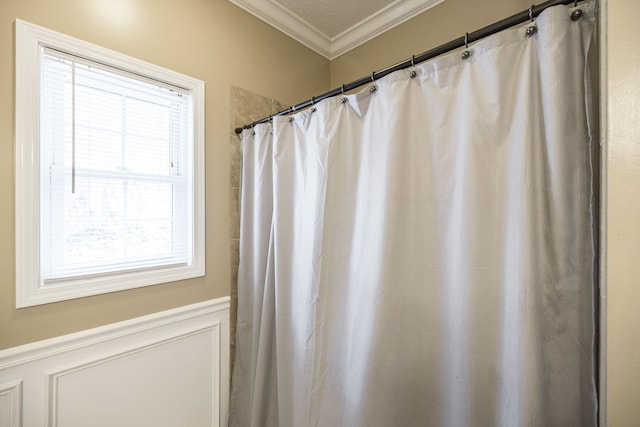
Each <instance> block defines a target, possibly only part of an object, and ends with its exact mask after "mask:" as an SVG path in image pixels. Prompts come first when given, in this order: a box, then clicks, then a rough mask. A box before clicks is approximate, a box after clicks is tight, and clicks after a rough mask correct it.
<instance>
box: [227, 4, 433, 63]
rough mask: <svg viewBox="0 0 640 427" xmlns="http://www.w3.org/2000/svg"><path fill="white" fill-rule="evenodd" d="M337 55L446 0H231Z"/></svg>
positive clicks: (327, 53) (322, 51)
mask: <svg viewBox="0 0 640 427" xmlns="http://www.w3.org/2000/svg"><path fill="white" fill-rule="evenodd" d="M229 1H230V2H232V3H234V4H236V5H237V6H239V7H241V8H243V9H245V10H246V11H248V12H250V13H252V14H253V15H255V16H257V17H258V18H260V19H262V20H263V21H265V22H267V23H269V24H271V25H272V26H274V27H275V28H277V29H279V30H280V31H282V32H284V33H285V34H287V35H289V36H291V37H293V38H294V39H296V40H298V41H299V42H300V43H302V44H304V45H305V46H308V47H310V48H311V49H313V50H315V51H316V52H318V53H320V54H322V55H324V56H326V57H327V58H329V59H334V58H336V57H337V56H340V55H342V54H343V53H345V52H347V51H349V50H351V49H353V48H355V47H357V46H359V45H361V44H362V43H365V42H366V41H368V40H371V39H372V38H373V37H376V36H377V35H380V34H382V33H383V32H385V31H387V30H389V29H391V28H393V27H395V26H396V25H399V24H401V23H403V22H404V21H406V20H407V19H410V18H412V17H414V16H416V15H418V14H419V13H422V12H424V11H425V10H427V9H429V8H431V7H433V6H435V5H437V4H439V3H442V2H443V1H445V0H229Z"/></svg>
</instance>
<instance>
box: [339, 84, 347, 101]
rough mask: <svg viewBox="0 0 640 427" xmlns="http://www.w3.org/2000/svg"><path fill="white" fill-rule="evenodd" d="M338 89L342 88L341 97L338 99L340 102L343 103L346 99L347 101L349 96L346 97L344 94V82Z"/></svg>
mask: <svg viewBox="0 0 640 427" xmlns="http://www.w3.org/2000/svg"><path fill="white" fill-rule="evenodd" d="M340 89H341V90H342V99H341V100H340V102H342V103H343V104H344V103H346V102H347V101H349V98H347V95H345V94H344V84H343V85H342V87H341V88H340Z"/></svg>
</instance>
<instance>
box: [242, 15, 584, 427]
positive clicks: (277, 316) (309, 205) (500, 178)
mask: <svg viewBox="0 0 640 427" xmlns="http://www.w3.org/2000/svg"><path fill="white" fill-rule="evenodd" d="M579 8H580V9H582V10H583V12H584V15H583V17H582V18H580V19H579V20H577V21H572V20H571V19H570V13H571V10H572V8H568V7H566V6H556V7H553V8H549V9H547V10H545V11H544V12H543V13H542V14H541V15H540V16H539V17H538V18H537V20H536V22H535V25H536V26H537V29H538V31H537V32H536V33H535V35H533V36H531V37H528V36H526V35H525V27H526V26H529V25H532V24H527V25H526V26H522V27H519V28H514V29H510V30H507V31H504V32H501V33H499V34H496V35H494V36H491V37H489V38H487V39H484V40H482V41H480V42H478V43H477V44H475V45H473V46H471V47H470V49H469V50H470V51H471V56H470V57H469V58H468V59H466V60H463V59H462V58H461V56H460V53H459V52H457V53H452V54H449V55H446V56H443V57H440V58H438V59H435V60H432V61H429V62H427V63H424V64H421V65H419V66H416V67H415V69H414V71H415V72H416V77H415V78H411V77H410V74H409V73H410V71H411V70H403V71H399V72H396V73H393V74H391V75H389V76H387V77H385V78H383V79H380V80H379V81H377V82H375V85H376V87H377V90H375V91H371V90H369V89H368V88H367V89H365V90H363V91H362V92H360V93H357V94H354V95H348V96H347V102H341V99H340V98H331V99H327V100H324V101H322V102H320V103H318V104H317V105H316V111H315V112H312V111H311V110H307V111H304V112H301V113H298V114H296V115H294V116H292V117H291V118H289V117H275V118H274V120H273V125H269V124H265V125H258V126H256V128H255V135H254V134H253V133H252V132H251V131H245V132H244V133H243V136H242V138H243V142H242V148H243V175H242V196H241V199H242V200H241V204H242V206H241V211H242V215H241V244H240V270H239V283H238V301H239V306H238V328H237V346H236V359H235V366H234V372H233V386H232V394H231V423H230V425H232V426H282V427H286V426H295V427H298V426H345V427H347V426H348V427H354V426H367V427H371V426H455V427H458V426H466V425H469V426H470V425H487V426H492V425H500V426H569V425H580V426H590V425H596V412H597V399H596V392H595V377H594V331H595V318H594V301H593V298H594V286H595V282H594V281H595V278H594V273H593V267H594V242H593V236H592V230H593V227H594V226H595V225H594V223H593V217H592V208H593V206H592V204H593V203H594V198H593V194H592V164H591V157H590V153H591V143H592V136H591V134H590V123H589V117H590V112H589V110H588V109H589V108H590V106H589V100H590V95H589V92H588V91H589V88H588V84H587V77H586V72H587V68H586V54H587V51H588V48H589V42H590V40H591V33H592V30H593V25H594V19H595V18H594V3H593V2H588V3H585V4H581V5H579Z"/></svg>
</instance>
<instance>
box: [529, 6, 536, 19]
mask: <svg viewBox="0 0 640 427" xmlns="http://www.w3.org/2000/svg"><path fill="white" fill-rule="evenodd" d="M534 6H535V4H532V5H531V7H529V19H530V20H531V22H533V7H534Z"/></svg>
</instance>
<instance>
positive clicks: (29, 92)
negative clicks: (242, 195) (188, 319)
mask: <svg viewBox="0 0 640 427" xmlns="http://www.w3.org/2000/svg"><path fill="white" fill-rule="evenodd" d="M203 128H204V83H203V82H201V81H199V80H196V79H193V78H190V77H187V76H184V75H181V74H178V73H175V72H173V71H169V70H166V69H163V68H160V67H157V66H154V65H151V64H148V63H145V62H142V61H139V60H136V59H133V58H130V57H127V56H125V55H121V54H118V53H115V52H113V51H110V50H107V49H103V48H100V47H98V46H95V45H91V44H89V43H85V42H82V41H80V40H77V39H73V38H71V37H68V36H65V35H62V34H59V33H55V32H52V31H49V30H46V29H44V28H41V27H37V26H35V25H32V24H28V23H26V22H23V21H19V20H18V21H16V280H17V292H16V296H17V297H16V303H17V306H18V307H25V306H30V305H37V304H44V303H48V302H53V301H60V300H65V299H71V298H78V297H82V296H87V295H95V294H100V293H105V292H113V291H117V290H123V289H130V288H135V287H141V286H148V285H155V284H159V283H166V282H170V281H175V280H181V279H187V278H192V277H197V276H202V275H204V203H203V202H204V200H203V198H204V191H203V190H204V170H203V169H204V165H203V159H204V156H203V152H204V148H203V145H204V144H203V139H204V129H203Z"/></svg>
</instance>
